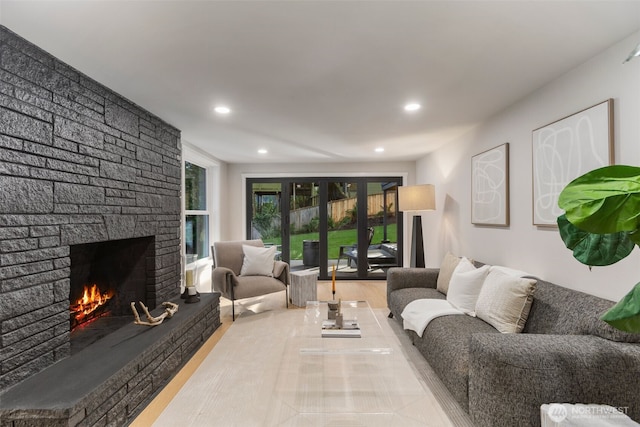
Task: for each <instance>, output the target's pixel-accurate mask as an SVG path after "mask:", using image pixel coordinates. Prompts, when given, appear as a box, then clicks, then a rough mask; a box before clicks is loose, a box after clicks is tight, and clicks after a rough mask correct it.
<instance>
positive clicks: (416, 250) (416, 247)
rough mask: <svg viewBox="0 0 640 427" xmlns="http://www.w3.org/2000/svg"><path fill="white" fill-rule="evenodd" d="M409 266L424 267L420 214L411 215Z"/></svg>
mask: <svg viewBox="0 0 640 427" xmlns="http://www.w3.org/2000/svg"><path fill="white" fill-rule="evenodd" d="M410 262H411V263H410V266H411V267H418V268H424V267H425V265H424V240H423V238H422V215H414V216H413V233H412V234H411V261H410Z"/></svg>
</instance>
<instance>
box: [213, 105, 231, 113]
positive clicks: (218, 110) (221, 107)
mask: <svg viewBox="0 0 640 427" xmlns="http://www.w3.org/2000/svg"><path fill="white" fill-rule="evenodd" d="M213 111H215V112H216V113H218V114H229V113H230V112H231V108H229V107H227V106H225V105H218V106H217V107H215V108H214V109H213Z"/></svg>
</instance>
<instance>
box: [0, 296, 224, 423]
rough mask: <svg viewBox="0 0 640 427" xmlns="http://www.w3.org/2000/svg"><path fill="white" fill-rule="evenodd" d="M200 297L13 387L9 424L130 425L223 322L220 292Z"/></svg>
mask: <svg viewBox="0 0 640 427" xmlns="http://www.w3.org/2000/svg"><path fill="white" fill-rule="evenodd" d="M200 298H201V301H200V302H199V303H197V304H185V303H184V301H182V300H180V298H177V299H176V300H174V302H176V303H177V304H179V309H178V312H177V313H176V314H175V316H174V317H172V318H170V319H167V320H165V321H164V322H163V323H162V324H161V325H159V326H154V327H146V326H138V325H134V324H133V323H132V322H131V321H130V322H129V324H128V325H127V326H125V327H123V328H121V329H119V330H117V331H116V332H114V333H112V334H109V335H108V336H106V337H105V338H103V339H102V340H100V341H98V342H96V343H95V344H93V345H92V346H90V347H87V348H85V349H84V350H82V351H80V352H78V353H77V354H74V355H73V356H71V357H68V358H66V359H65V360H63V361H61V362H59V363H56V364H55V365H53V366H50V367H49V368H47V369H45V370H43V371H42V372H40V373H39V374H36V375H34V376H32V377H30V378H29V379H27V380H25V381H23V382H21V383H20V384H18V385H16V386H14V387H12V388H11V389H9V390H8V391H7V392H5V393H4V394H2V395H0V419H2V422H3V424H2V425H3V426H4V425H11V424H10V423H11V422H15V423H16V424H15V425H20V426H22V425H31V426H36V425H37V426H45V425H46V426H75V425H77V426H90V425H114V426H115V425H125V424H126V423H127V421H130V420H131V419H132V418H133V417H135V416H136V415H137V414H138V412H140V411H141V410H142V409H143V408H144V407H145V405H146V404H147V403H148V402H149V401H150V400H151V399H152V398H153V396H154V394H155V393H156V392H157V391H158V390H159V389H161V388H162V387H163V386H164V385H165V384H166V382H167V381H168V380H169V379H170V378H171V377H172V376H173V374H174V373H175V372H176V371H177V370H178V369H179V368H180V367H181V366H182V365H184V363H185V362H186V361H188V360H189V358H190V357H191V356H192V355H193V353H194V352H195V351H196V349H198V348H199V347H200V346H201V345H202V344H203V343H204V342H205V341H206V340H207V339H208V338H209V337H210V336H211V334H212V333H213V332H214V331H215V330H216V329H217V328H218V326H219V325H220V311H219V310H220V305H219V298H220V295H219V294H218V293H214V294H203V295H201V297H200ZM161 312H162V310H161V309H156V310H155V311H154V312H152V315H155V316H157V315H159V314H160V313H161Z"/></svg>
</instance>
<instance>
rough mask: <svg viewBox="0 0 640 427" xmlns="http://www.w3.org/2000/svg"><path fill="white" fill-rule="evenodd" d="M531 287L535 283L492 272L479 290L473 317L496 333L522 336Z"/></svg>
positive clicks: (529, 303)
mask: <svg viewBox="0 0 640 427" xmlns="http://www.w3.org/2000/svg"><path fill="white" fill-rule="evenodd" d="M535 285H536V280H535V279H523V278H520V277H514V276H512V275H509V274H506V273H503V272H502V271H501V270H496V269H493V268H492V269H491V271H490V272H489V274H488V275H487V278H486V279H485V281H484V284H483V285H482V289H481V290H480V295H479V296H478V302H477V303H476V316H478V317H479V318H480V319H482V320H484V321H485V322H487V323H488V324H490V325H491V326H493V327H494V328H496V329H497V330H499V331H500V332H503V333H518V332H522V329H523V328H524V325H525V322H526V321H527V316H528V315H529V309H530V308H531V302H532V300H533V292H534V290H535Z"/></svg>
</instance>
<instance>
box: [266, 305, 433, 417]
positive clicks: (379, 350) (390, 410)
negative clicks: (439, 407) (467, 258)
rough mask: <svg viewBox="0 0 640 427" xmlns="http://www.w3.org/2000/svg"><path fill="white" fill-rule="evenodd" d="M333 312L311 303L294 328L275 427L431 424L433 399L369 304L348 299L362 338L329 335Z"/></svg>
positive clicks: (348, 315)
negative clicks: (325, 331) (325, 334)
mask: <svg viewBox="0 0 640 427" xmlns="http://www.w3.org/2000/svg"><path fill="white" fill-rule="evenodd" d="M327 309H328V307H327V303H326V302H309V303H307V307H306V310H305V313H304V318H303V319H302V321H301V322H300V323H298V324H296V325H292V327H293V331H292V333H291V335H290V337H289V339H288V340H287V344H286V347H285V351H284V353H283V358H282V362H281V364H280V368H279V376H278V381H277V384H276V387H275V390H274V404H273V405H272V406H271V410H270V411H269V414H268V417H267V420H269V422H268V423H267V424H269V425H270V424H271V423H273V425H287V426H299V425H314V426H315V425H322V426H324V425H327V426H329V425H354V426H359V425H362V426H378V425H380V426H389V425H402V426H412V425H416V426H417V425H420V426H424V425H429V422H430V421H433V418H432V417H430V415H429V410H428V408H431V407H432V405H429V404H428V403H427V402H426V400H428V399H433V398H432V397H430V396H428V395H427V393H425V389H424V386H423V385H422V384H421V383H420V382H419V381H418V379H417V377H416V373H415V372H414V371H413V369H412V368H411V367H410V365H409V364H408V362H407V360H406V359H405V356H404V354H403V353H402V351H401V350H400V348H399V347H398V342H397V339H396V338H395V336H394V334H393V331H391V330H390V329H389V328H387V329H385V328H383V327H382V324H381V323H380V322H379V320H378V318H377V317H376V315H375V313H374V312H373V310H372V309H371V308H370V307H369V305H368V304H367V303H366V302H364V301H343V302H342V312H343V316H344V318H345V320H346V319H357V321H358V324H359V326H360V329H361V337H360V338H322V322H323V320H326V319H327ZM387 326H388V325H387ZM432 425H442V424H432Z"/></svg>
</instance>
